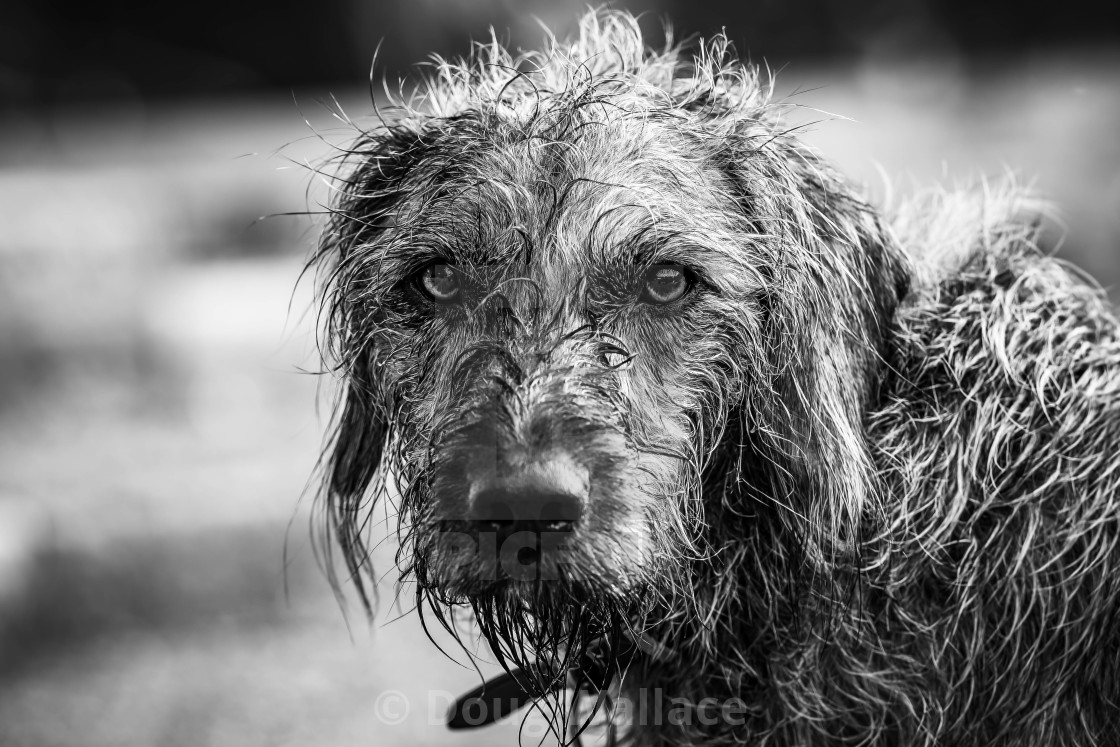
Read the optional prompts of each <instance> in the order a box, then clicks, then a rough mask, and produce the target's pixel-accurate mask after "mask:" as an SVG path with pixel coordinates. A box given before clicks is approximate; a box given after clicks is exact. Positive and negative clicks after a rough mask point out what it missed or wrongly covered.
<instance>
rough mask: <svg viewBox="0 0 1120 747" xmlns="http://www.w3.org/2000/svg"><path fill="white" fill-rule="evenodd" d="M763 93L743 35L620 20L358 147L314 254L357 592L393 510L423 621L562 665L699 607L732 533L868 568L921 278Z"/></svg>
mask: <svg viewBox="0 0 1120 747" xmlns="http://www.w3.org/2000/svg"><path fill="white" fill-rule="evenodd" d="M767 95H768V92H767V91H765V90H764V89H763V88H762V87H761V86H760V84H759V81H758V79H757V75H756V71H754V70H753V69H751V68H748V67H746V66H743V65H741V64H739V63H738V62H736V61H735V60H734V59H733V58H731V57H730V55H729V54H728V51H727V48H726V44H725V43H724V42H722V41H720V40H716V41H715V42H713V43H709V44H708V45H706V46H703V47H702V48H701V51H700V52H699V54H698V55H697V56H696V57H695V58H694V59H685V58H684V57H683V56H682V53H681V52H680V51H679V50H678V49H676V48H672V47H670V48H669V49H668V50H667V51H664V52H660V53H654V52H649V51H647V50H646V49H644V46H643V42H642V39H641V35H640V33H639V31H638V28H637V24H636V23H635V21H634V20H633V19H632V18H631V17H629V16H627V15H623V14H598V15H590V16H588V17H587V18H585V20H584V21H583V24H582V26H581V33H580V36H579V38H578V39H577V40H576V41H574V42H572V43H570V44H566V45H565V44H554V45H553V47H552V48H551V49H550V50H549V51H548V52H547V53H545V54H530V55H526V56H524V57H522V58H520V59H511V58H510V57H509V56H508V55H507V53H506V52H505V51H504V50H502V49H501V48H500V47H498V46H497V45H492V46H488V47H480V48H479V50H478V51H477V54H476V57H475V58H474V59H473V60H472V61H471V62H469V63H467V64H465V65H463V66H458V65H452V64H444V65H442V66H440V67H439V68H438V74H437V75H436V76H435V78H434V79H433V80H432V81H431V83H430V84H429V87H428V89H427V91H426V94H425V95H424V96H423V101H422V102H421V103H420V104H417V105H416V106H414V107H411V108H409V109H407V110H406V111H405V114H404V115H403V116H402V117H400V118H399V119H398V121H397V122H396V123H395V124H393V125H391V126H385V127H382V128H379V129H376V130H374V131H371V132H369V133H366V134H364V135H363V136H362V137H361V138H360V140H359V142H358V143H357V145H356V146H355V147H354V148H353V151H352V153H351V160H350V161H349V163H351V164H352V168H350V169H349V170H348V171H347V172H346V176H345V178H344V180H343V181H342V182H341V189H340V192H339V197H338V200H337V202H336V204H335V205H333V206H332V212H333V220H332V221H331V223H330V225H329V227H328V229H327V231H326V232H325V235H324V238H323V242H322V245H321V249H320V253H319V257H320V260H321V262H322V263H323V264H324V265H325V266H326V268H327V269H328V284H327V289H326V294H325V308H326V310H327V315H326V318H327V320H328V326H327V333H328V335H327V340H328V343H329V350H330V351H332V353H333V354H334V359H333V363H335V364H336V365H337V368H338V370H339V371H340V372H341V373H342V375H343V377H344V380H345V392H344V397H343V399H342V402H341V404H340V408H341V409H340V411H339V416H338V428H337V430H336V433H335V438H334V440H333V442H332V444H331V450H330V452H329V461H328V462H327V464H328V475H327V483H328V484H327V488H326V491H325V495H326V503H327V507H328V509H329V513H330V516H331V517H332V524H333V529H335V530H336V532H337V536H338V538H339V542H340V547H341V550H342V551H343V554H344V556H345V557H346V559H347V561H348V562H349V564H350V568H351V570H353V571H358V570H361V569H362V568H363V567H364V566H365V564H366V555H365V552H366V551H365V547H364V544H363V542H362V532H363V527H364V525H365V522H366V521H367V516H368V512H369V509H370V503H371V501H372V500H375V499H377V498H378V497H379V496H380V497H381V498H382V499H386V500H390V501H394V502H398V503H397V504H396V505H397V506H398V508H399V514H400V517H401V520H402V535H403V538H404V540H405V542H404V543H403V545H402V555H401V557H400V558H399V560H400V562H401V565H402V568H403V569H404V570H405V571H406V572H408V573H410V574H411V576H412V578H413V579H414V580H415V581H416V582H417V584H418V587H419V588H420V590H421V592H422V593H424V594H426V595H428V597H429V601H431V600H435V601H438V602H440V603H450V604H470V605H473V607H474V609H475V611H476V613H478V615H479V617H480V619H481V620H482V621H483V622H484V623H485V621H486V620H487V619H493V618H497V617H500V618H502V619H503V620H505V622H504V623H502V624H504V625H507V626H511V625H512V626H513V627H514V628H517V627H518V626H520V628H518V629H519V630H521V631H522V633H517V634H516V635H521V634H524V635H525V636H526V637H527V639H531V640H528V643H529V644H530V645H531V646H540V645H547V643H548V641H549V640H552V639H557V640H558V639H559V638H561V637H564V636H566V637H567V640H568V641H569V642H570V641H571V637H572V635H573V634H574V633H573V631H575V630H576V629H580V630H586V631H593V630H594V629H602V628H605V627H610V626H617V625H618V624H620V621H623V622H626V621H629V622H630V623H633V621H634V620H635V619H637V618H640V617H641V616H642V615H643V614H644V613H645V612H647V611H648V610H649V609H651V608H654V607H658V605H661V607H662V609H668V608H671V607H672V606H673V605H674V604H675V601H674V600H675V599H676V598H677V597H690V598H691V597H692V596H693V589H692V588H690V584H691V583H692V582H691V581H690V579H691V578H692V574H693V573H694V569H695V567H696V565H697V564H705V563H711V562H713V561H712V559H713V558H714V557H717V556H720V554H721V553H722V554H723V558H724V560H726V559H727V557H728V552H729V551H728V545H729V544H733V543H734V542H736V541H739V540H742V541H746V537H745V536H743V537H739V538H736V537H733V536H728V531H729V527H731V526H732V525H734V527H736V529H735V530H734V531H735V532H743V531H751V530H749V529H747V530H744V529H743V528H742V527H743V526H749V525H750V524H751V522H752V521H753V522H756V523H758V524H759V525H761V524H763V523H765V524H767V526H769V527H770V528H769V529H768V530H767V531H769V532H772V533H773V532H781V533H783V536H786V537H788V538H789V541H790V542H792V543H795V544H796V545H797V547H798V548H799V549H800V551H801V552H802V553H803V554H804V555H806V556H809V557H808V559H809V560H817V561H820V562H827V559H828V558H829V557H831V556H835V555H836V554H838V553H844V552H847V551H848V548H850V546H851V545H852V543H853V541H854V538H855V536H856V533H857V528H858V525H859V522H860V518H861V515H862V514H863V513H864V512H865V511H866V510H867V509H868V505H867V504H868V501H869V496H870V495H871V494H872V486H871V480H872V477H871V470H870V468H869V465H868V459H867V456H866V447H865V444H864V440H863V436H862V430H861V422H860V421H861V416H862V413H863V410H864V408H865V407H866V403H867V401H868V399H869V398H870V397H873V396H874V390H875V387H876V384H877V375H878V371H879V369H880V367H881V365H882V364H881V362H880V360H879V356H880V351H881V347H882V338H883V336H884V335H885V333H886V332H885V326H886V325H887V323H888V322H889V320H890V318H891V316H892V314H893V310H894V306H895V304H896V302H897V299H898V296H899V294H900V293H901V292H903V287H902V286H903V283H904V280H903V278H904V273H903V271H902V269H901V268H900V266H899V262H898V260H897V258H896V256H895V254H894V252H893V250H892V249H891V248H890V246H889V245H888V242H887V239H886V238H884V236H883V234H882V232H881V229H880V226H879V223H878V221H877V219H876V218H875V217H874V215H873V214H871V213H870V212H869V210H868V209H867V208H866V207H865V206H864V205H863V203H861V202H860V201H859V200H857V199H856V198H855V197H853V196H852V195H851V194H850V193H849V192H848V190H847V189H846V188H845V186H844V185H843V183H842V182H841V181H840V180H839V179H838V178H837V177H835V176H834V175H833V173H832V172H831V171H830V170H828V169H827V168H826V167H824V166H823V165H821V164H820V163H819V162H818V161H817V159H816V158H815V157H814V156H813V155H812V154H811V153H810V152H808V151H807V150H806V149H804V148H803V147H801V146H800V145H798V144H797V143H796V142H795V141H794V140H792V139H791V138H790V137H789V136H787V135H786V134H784V133H783V131H782V129H783V125H782V123H781V120H780V110H779V109H778V108H776V107H775V106H773V105H771V104H769V103H768V102H767ZM731 554H734V553H733V551H732V553H731ZM742 555H743V554H742V553H739V554H738V555H735V557H741V556H742ZM720 562H723V561H720ZM758 562H761V563H765V562H766V561H765V559H764V558H763V559H761V560H760V561H758ZM759 572H760V573H764V572H765V568H760V569H759ZM526 613H528V614H526ZM529 618H531V619H532V622H511V621H523V620H526V619H529ZM542 621H543V622H542ZM552 621H557V622H552ZM497 625H498V623H494V625H492V626H491V627H490V633H493V638H499V639H500V638H506V639H508V638H509V637H510V636H511V635H515V634H511V633H509V631H508V630H507V631H505V632H502V631H500V630H499V629H498V627H495V626H497ZM542 625H543V628H542V627H541V626H542ZM534 626H535V627H534ZM525 630H529V631H535V632H530V633H524V631H525ZM542 631H544V632H542ZM534 636H535V638H534Z"/></svg>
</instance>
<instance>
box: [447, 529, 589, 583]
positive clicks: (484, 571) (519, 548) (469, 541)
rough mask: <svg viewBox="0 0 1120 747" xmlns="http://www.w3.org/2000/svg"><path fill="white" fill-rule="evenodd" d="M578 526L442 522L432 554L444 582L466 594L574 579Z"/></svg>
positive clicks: (576, 571)
mask: <svg viewBox="0 0 1120 747" xmlns="http://www.w3.org/2000/svg"><path fill="white" fill-rule="evenodd" d="M579 541H580V535H579V533H578V531H577V524H576V522H574V521H571V520H565V519H560V518H551V519H538V520H533V521H525V520H521V521H516V520H513V519H490V520H485V521H446V520H445V521H442V522H440V526H439V532H438V534H437V537H436V540H435V542H434V543H433V546H432V547H431V548H430V550H429V552H428V557H429V566H430V568H431V570H433V571H436V572H437V573H438V576H437V578H435V579H433V580H436V581H437V582H438V583H439V585H440V586H443V587H444V588H449V589H456V590H459V591H461V592H462V593H463V594H465V595H467V596H473V595H477V594H481V593H493V592H494V591H495V590H496V589H497V588H498V587H505V586H510V585H519V584H541V583H550V582H555V583H570V582H571V581H572V580H573V578H574V577H575V576H576V575H578V569H577V568H576V565H577V564H578V563H579V562H580V560H579V558H578V550H577V547H576V543H577V542H579Z"/></svg>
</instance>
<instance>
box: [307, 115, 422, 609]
mask: <svg viewBox="0 0 1120 747" xmlns="http://www.w3.org/2000/svg"><path fill="white" fill-rule="evenodd" d="M427 147H428V146H427V145H425V143H424V142H423V138H422V135H421V134H420V133H416V132H413V131H411V130H408V129H404V128H397V129H391V130H387V131H382V132H380V133H378V134H372V135H369V136H368V137H365V138H363V139H361V140H359V142H358V143H357V144H356V145H355V146H354V148H353V149H351V150H350V151H348V152H347V154H346V162H344V163H343V165H342V168H341V169H340V176H339V177H337V179H336V185H335V186H336V191H335V197H334V199H333V200H332V204H331V205H330V207H329V211H330V216H331V217H330V221H329V222H328V224H327V226H326V229H325V230H324V231H323V234H322V237H321V239H320V243H319V248H318V251H317V252H316V254H315V256H314V258H313V260H312V263H313V264H314V265H315V266H316V267H317V269H318V272H319V275H320V277H321V278H322V279H323V280H322V283H321V287H320V298H321V304H322V305H321V313H320V319H321V328H322V333H321V334H322V337H321V343H320V349H321V350H322V351H323V354H324V358H325V359H326V362H327V365H328V367H329V368H330V369H331V370H332V371H334V372H335V373H336V374H337V375H338V376H339V377H340V378H341V379H342V382H343V384H342V390H341V396H340V397H339V399H338V402H337V405H336V410H335V416H334V423H333V428H332V431H331V435H330V438H329V440H328V442H327V443H326V446H325V449H324V454H323V458H322V460H321V464H322V472H323V486H322V493H321V501H322V505H323V511H324V514H325V516H324V518H325V519H326V526H324V530H325V532H326V536H324V537H323V538H322V540H323V541H324V543H325V544H326V546H327V547H328V548H330V547H334V546H335V545H334V543H335V542H337V549H338V552H339V554H340V555H341V556H342V559H343V562H344V564H345V567H346V569H347V571H348V573H349V576H350V577H351V579H352V580H353V581H354V582H355V583H356V586H357V589H358V593H359V596H360V597H361V600H362V603H363V605H364V606H365V607H366V608H367V609H368V608H369V606H370V605H369V600H368V597H367V594H366V591H365V588H364V586H363V584H362V574H363V572H368V571H369V570H370V567H369V556H368V551H367V548H366V543H365V539H364V536H363V530H364V528H365V527H366V525H367V521H366V517H367V515H368V513H369V511H370V510H371V509H372V505H373V503H374V502H375V500H376V498H377V493H378V492H379V491H376V490H371V489H372V488H373V487H374V486H375V483H376V482H377V479H378V475H379V470H380V469H381V468H382V457H383V455H384V452H385V444H386V441H387V439H388V438H389V437H390V431H391V419H390V414H391V412H392V410H393V407H392V405H391V403H390V401H389V400H390V399H391V397H392V394H391V392H389V391H388V390H387V388H386V386H385V382H383V381H382V371H381V369H380V366H379V364H378V359H379V353H378V350H377V349H376V346H377V342H376V341H377V338H378V335H377V334H376V331H377V329H376V328H377V325H378V324H379V319H381V316H382V315H381V311H380V310H379V308H378V296H379V291H378V278H377V267H378V266H379V264H380V263H379V259H378V253H379V251H380V250H381V247H380V239H381V238H382V234H383V233H384V232H385V231H386V228H387V227H389V226H390V225H392V223H393V222H394V220H395V219H396V218H395V213H396V211H397V208H398V206H399V204H400V202H401V198H402V196H403V195H404V194H406V193H407V191H408V190H407V188H406V185H407V184H408V183H409V180H410V179H412V178H414V173H413V172H414V171H415V168H416V166H417V164H419V163H421V162H422V159H423V158H424V157H425V156H426V148H427ZM351 161H352V162H354V163H355V164H356V165H355V167H354V168H352V169H348V168H347V163H349V162H351ZM329 567H330V566H329V559H328V569H329ZM332 578H333V576H332Z"/></svg>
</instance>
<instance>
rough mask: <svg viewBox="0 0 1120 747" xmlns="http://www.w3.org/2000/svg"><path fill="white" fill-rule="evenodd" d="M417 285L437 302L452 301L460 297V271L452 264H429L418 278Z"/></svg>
mask: <svg viewBox="0 0 1120 747" xmlns="http://www.w3.org/2000/svg"><path fill="white" fill-rule="evenodd" d="M417 285H418V286H419V287H420V290H421V291H423V292H424V295H426V296H428V298H430V299H432V300H433V301H435V302H436V303H452V302H453V301H455V300H456V299H458V298H459V290H460V282H459V273H458V272H456V270H455V268H454V267H452V266H451V265H445V264H438V263H437V264H433V265H428V266H427V267H425V268H424V270H423V271H422V272H421V273H420V277H419V278H417Z"/></svg>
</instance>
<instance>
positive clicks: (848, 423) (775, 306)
mask: <svg viewBox="0 0 1120 747" xmlns="http://www.w3.org/2000/svg"><path fill="white" fill-rule="evenodd" d="M756 142H759V143H760V144H759V145H757V146H753V147H752V145H751V143H750V142H749V141H748V142H744V143H743V147H744V148H745V152H744V153H743V154H742V155H741V156H740V157H739V158H737V159H736V161H735V163H734V164H733V165H732V167H731V172H732V177H733V183H734V184H736V185H737V189H738V190H739V193H738V195H737V197H738V198H739V200H740V203H741V206H742V209H743V210H744V211H745V212H746V214H747V216H748V218H749V220H750V221H751V225H752V226H754V227H755V233H756V234H757V235H758V239H757V241H754V242H752V245H751V247H750V248H749V249H748V251H750V252H751V254H752V257H751V261H753V262H757V263H760V264H761V266H762V269H763V271H764V277H766V278H767V283H768V284H769V286H770V287H769V288H767V289H766V291H765V298H764V299H763V304H762V306H763V308H764V312H765V315H766V319H765V327H766V328H765V330H764V332H763V334H764V336H765V338H766V341H767V345H766V350H765V351H763V352H762V355H764V356H766V357H767V358H768V360H766V361H765V366H764V369H763V370H765V371H768V372H769V373H768V375H767V376H766V377H765V380H764V381H757V382H748V383H747V392H746V394H745V398H744V401H745V403H746V405H745V406H746V407H747V408H749V411H748V412H747V413H746V414H745V416H744V418H743V421H744V427H745V428H746V430H747V433H746V436H747V438H746V439H745V441H746V443H747V448H750V449H754V450H755V451H756V454H755V455H754V457H755V458H754V459H751V460H750V461H751V463H752V465H755V466H760V467H761V469H760V471H761V472H762V473H763V474H760V475H756V476H753V477H750V476H748V477H747V478H746V479H747V480H748V482H749V483H754V484H753V485H752V489H753V491H754V492H755V493H756V494H758V495H761V496H762V497H763V498H769V499H770V501H771V505H772V506H774V507H775V510H777V511H779V512H781V513H782V514H783V523H786V524H788V525H789V526H791V527H792V528H793V529H794V530H795V531H796V532H797V533H798V534H799V535H800V536H801V538H802V539H803V540H804V547H805V549H806V551H808V552H809V553H810V554H812V555H815V556H817V559H818V560H820V561H822V562H828V560H829V559H830V558H835V557H836V556H837V555H847V554H848V553H849V552H850V551H851V550H852V549H853V548H855V547H856V546H857V544H858V540H859V529H860V526H861V524H862V521H863V519H864V517H865V516H866V515H867V513H868V512H869V511H875V510H876V503H877V501H878V494H879V491H878V488H877V478H876V472H875V468H874V466H873V464H872V461H871V458H870V455H869V451H868V444H867V441H866V437H865V432H864V422H863V421H864V417H865V415H866V413H867V412H868V410H869V408H870V407H872V406H873V405H874V402H875V400H876V398H877V397H878V390H879V384H880V381H881V378H882V377H883V376H884V375H885V374H886V372H887V367H888V365H889V363H888V361H889V359H890V354H889V348H890V338H891V334H892V328H893V320H894V315H895V310H896V307H897V305H898V303H899V302H900V300H901V298H902V297H903V296H905V294H906V293H907V287H908V277H909V271H908V268H907V265H906V263H905V260H904V259H903V255H902V253H901V252H900V251H899V250H898V248H897V247H896V246H895V244H894V243H893V240H892V239H891V237H890V235H889V232H888V231H887V230H886V229H885V228H884V226H883V224H882V222H881V220H880V219H879V217H878V216H877V215H876V213H875V212H874V211H873V210H872V209H871V208H870V207H869V206H868V205H867V204H866V203H864V202H863V201H862V200H860V199H859V198H858V197H857V196H856V195H855V194H854V193H853V192H852V191H851V190H850V189H849V188H848V186H847V185H846V184H845V183H844V181H843V180H842V179H841V178H839V177H838V176H836V175H835V174H834V173H833V172H832V171H830V170H829V169H828V168H827V167H826V166H825V165H823V164H821V163H820V162H819V161H818V160H817V159H816V158H815V157H814V156H813V154H811V153H809V152H807V151H805V150H804V149H802V148H801V147H799V146H798V145H797V144H796V143H794V142H792V141H788V140H787V141H780V140H776V139H773V138H770V139H767V140H765V141H763V140H762V139H761V138H760V139H759V140H758V141H756ZM753 354H754V355H759V351H757V350H756V351H753Z"/></svg>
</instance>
